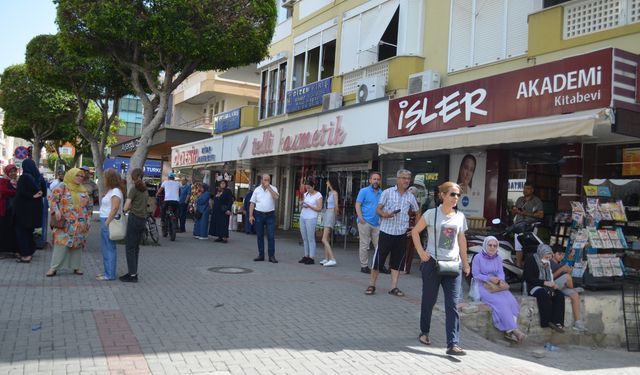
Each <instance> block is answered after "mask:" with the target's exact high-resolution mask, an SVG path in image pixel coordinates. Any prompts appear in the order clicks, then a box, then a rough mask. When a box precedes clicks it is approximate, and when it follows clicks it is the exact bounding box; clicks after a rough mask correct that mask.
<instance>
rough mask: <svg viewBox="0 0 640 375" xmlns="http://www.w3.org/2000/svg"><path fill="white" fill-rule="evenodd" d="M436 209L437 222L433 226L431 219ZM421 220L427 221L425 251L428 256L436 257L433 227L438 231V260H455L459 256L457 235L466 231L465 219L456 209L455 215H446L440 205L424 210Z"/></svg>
mask: <svg viewBox="0 0 640 375" xmlns="http://www.w3.org/2000/svg"><path fill="white" fill-rule="evenodd" d="M436 210H438V222H437V223H436V226H435V228H434V226H433V220H434V218H435V212H436ZM421 220H425V221H426V223H427V226H428V227H427V234H428V236H429V239H428V241H427V252H429V256H431V257H433V258H436V250H435V249H436V245H435V239H436V238H435V235H434V229H435V230H436V231H437V232H438V238H437V240H438V257H437V258H438V260H457V259H459V258H460V246H459V244H458V235H459V234H460V233H464V232H466V231H467V219H466V218H465V217H464V214H463V213H462V212H460V211H458V212H457V213H456V214H455V215H453V216H450V217H447V215H445V214H444V213H443V212H442V209H441V208H440V207H437V208H432V209H429V210H427V211H426V213H425V214H424V215H423V216H422V219H421Z"/></svg>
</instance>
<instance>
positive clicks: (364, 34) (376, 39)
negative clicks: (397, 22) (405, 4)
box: [358, 0, 400, 51]
mask: <svg viewBox="0 0 640 375" xmlns="http://www.w3.org/2000/svg"><path fill="white" fill-rule="evenodd" d="M399 4H400V1H399V0H391V1H388V2H386V3H384V4H380V6H378V7H377V8H375V9H372V10H369V11H368V12H365V13H363V14H362V20H361V23H360V45H359V46H358V47H359V48H358V49H359V50H360V51H366V50H369V49H372V48H374V47H377V46H378V43H380V39H382V35H383V34H384V32H385V30H386V29H387V27H388V26H389V23H390V22H391V19H392V18H393V15H394V13H395V12H396V10H397V9H398V6H399Z"/></svg>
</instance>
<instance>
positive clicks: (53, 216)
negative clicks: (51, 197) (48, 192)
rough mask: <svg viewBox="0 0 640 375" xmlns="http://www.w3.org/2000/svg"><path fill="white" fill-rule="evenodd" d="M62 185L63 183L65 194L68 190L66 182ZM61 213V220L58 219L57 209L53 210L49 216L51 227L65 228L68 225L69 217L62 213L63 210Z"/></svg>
mask: <svg viewBox="0 0 640 375" xmlns="http://www.w3.org/2000/svg"><path fill="white" fill-rule="evenodd" d="M60 185H62V194H64V193H65V192H66V191H67V187H66V186H65V185H64V183H62V184H60ZM60 185H58V187H60ZM60 213H61V215H60V220H58V219H56V213H55V210H54V211H51V215H50V217H49V226H50V227H51V229H54V228H57V229H65V228H66V227H67V219H65V217H64V215H62V211H61V212H60Z"/></svg>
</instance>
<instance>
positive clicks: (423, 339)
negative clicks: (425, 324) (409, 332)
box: [418, 333, 431, 346]
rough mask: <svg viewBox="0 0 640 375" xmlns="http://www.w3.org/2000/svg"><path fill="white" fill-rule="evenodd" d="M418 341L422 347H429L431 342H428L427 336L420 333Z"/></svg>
mask: <svg viewBox="0 0 640 375" xmlns="http://www.w3.org/2000/svg"><path fill="white" fill-rule="evenodd" d="M418 341H420V344H422V345H427V346H429V345H431V340H429V335H427V334H426V333H421V334H420V336H418Z"/></svg>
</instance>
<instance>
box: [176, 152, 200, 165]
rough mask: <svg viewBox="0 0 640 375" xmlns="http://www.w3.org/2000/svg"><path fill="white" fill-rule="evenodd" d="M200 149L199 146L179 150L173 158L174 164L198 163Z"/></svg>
mask: <svg viewBox="0 0 640 375" xmlns="http://www.w3.org/2000/svg"><path fill="white" fill-rule="evenodd" d="M199 153H200V151H199V150H198V149H197V148H193V149H191V150H185V151H178V152H176V154H175V157H174V158H173V165H174V166H176V167H181V166H184V165H192V164H196V162H197V160H198V156H199Z"/></svg>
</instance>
